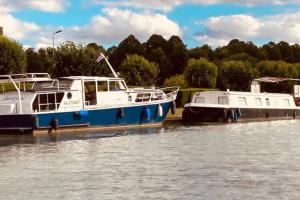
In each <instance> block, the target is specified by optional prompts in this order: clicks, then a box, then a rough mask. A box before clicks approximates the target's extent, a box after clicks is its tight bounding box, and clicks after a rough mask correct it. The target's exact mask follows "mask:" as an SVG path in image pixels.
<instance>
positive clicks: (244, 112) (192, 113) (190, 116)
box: [182, 106, 300, 123]
mask: <svg viewBox="0 0 300 200" xmlns="http://www.w3.org/2000/svg"><path fill="white" fill-rule="evenodd" d="M295 118H300V109H272V108H270V109H264V108H261V109H259V108H225V107H224V108H222V107H192V106H191V107H185V108H184V111H183V114H182V120H183V121H184V122H186V123H188V122H191V123H197V122H200V123H201V122H225V123H226V122H238V121H263V120H280V119H295Z"/></svg>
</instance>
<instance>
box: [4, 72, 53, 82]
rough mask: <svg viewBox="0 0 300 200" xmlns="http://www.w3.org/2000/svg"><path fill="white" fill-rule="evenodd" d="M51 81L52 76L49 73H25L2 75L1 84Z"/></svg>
mask: <svg viewBox="0 0 300 200" xmlns="http://www.w3.org/2000/svg"><path fill="white" fill-rule="evenodd" d="M49 80H53V79H51V77H50V75H49V74H47V73H24V74H9V75H0V83H9V82H15V83H19V82H37V81H49Z"/></svg>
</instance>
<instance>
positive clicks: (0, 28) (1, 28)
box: [0, 26, 3, 36]
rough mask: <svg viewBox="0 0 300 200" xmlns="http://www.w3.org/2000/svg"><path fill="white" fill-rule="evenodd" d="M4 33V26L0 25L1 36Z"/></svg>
mask: <svg viewBox="0 0 300 200" xmlns="http://www.w3.org/2000/svg"><path fill="white" fill-rule="evenodd" d="M1 35H3V27H2V26H0V36H1Z"/></svg>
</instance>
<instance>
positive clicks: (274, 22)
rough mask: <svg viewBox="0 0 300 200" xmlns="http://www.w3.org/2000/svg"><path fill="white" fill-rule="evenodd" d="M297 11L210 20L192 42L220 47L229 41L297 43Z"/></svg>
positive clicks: (298, 15) (298, 28) (204, 23)
mask: <svg viewBox="0 0 300 200" xmlns="http://www.w3.org/2000/svg"><path fill="white" fill-rule="evenodd" d="M299 17H300V12H295V13H287V14H280V15H272V16H266V17H261V18H254V17H253V16H250V15H230V16H220V17H211V18H209V19H208V20H206V21H204V22H202V23H203V25H204V27H205V28H204V29H205V31H204V32H203V33H198V34H196V36H195V39H196V40H198V41H199V42H201V43H208V44H210V45H212V46H218V45H223V44H225V43H228V42H229V41H230V40H231V39H234V38H237V39H241V40H251V41H258V40H259V41H265V42H268V41H274V42H279V41H281V40H283V41H287V42H290V43H299V42H300V35H299V32H300V21H299Z"/></svg>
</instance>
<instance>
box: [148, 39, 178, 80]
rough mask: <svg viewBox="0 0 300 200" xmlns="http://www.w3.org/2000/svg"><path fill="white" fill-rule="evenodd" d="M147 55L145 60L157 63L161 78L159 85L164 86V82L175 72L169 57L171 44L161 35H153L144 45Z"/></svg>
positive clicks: (159, 77)
mask: <svg viewBox="0 0 300 200" xmlns="http://www.w3.org/2000/svg"><path fill="white" fill-rule="evenodd" d="M143 46H144V48H145V50H146V55H145V58H146V59H147V60H149V61H150V62H155V63H157V64H158V67H159V76H158V80H157V83H158V84H160V85H161V84H163V82H164V80H165V79H166V78H168V77H170V76H171V75H172V74H173V73H174V72H173V71H174V69H173V68H174V67H173V63H172V62H171V60H170V57H169V55H168V53H169V44H168V41H167V40H165V38H163V37H162V36H161V35H156V34H154V35H152V36H151V37H150V38H149V39H148V40H147V42H146V43H144V44H143Z"/></svg>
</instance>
